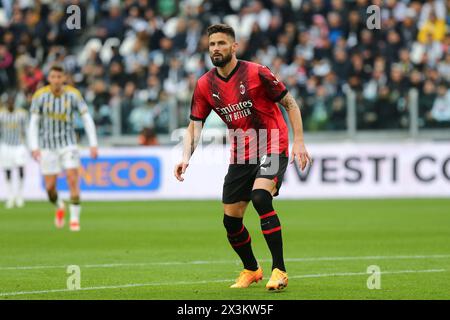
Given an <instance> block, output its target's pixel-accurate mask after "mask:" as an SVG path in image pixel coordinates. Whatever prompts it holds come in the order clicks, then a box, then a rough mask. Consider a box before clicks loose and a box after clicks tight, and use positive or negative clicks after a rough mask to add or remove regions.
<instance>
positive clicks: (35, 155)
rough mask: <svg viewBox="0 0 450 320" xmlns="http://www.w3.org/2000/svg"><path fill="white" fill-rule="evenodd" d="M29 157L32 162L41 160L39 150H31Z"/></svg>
mask: <svg viewBox="0 0 450 320" xmlns="http://www.w3.org/2000/svg"><path fill="white" fill-rule="evenodd" d="M31 156H32V157H33V159H34V160H36V161H37V162H39V161H40V160H41V151H40V150H33V151H31Z"/></svg>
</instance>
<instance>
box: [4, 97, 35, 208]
mask: <svg viewBox="0 0 450 320" xmlns="http://www.w3.org/2000/svg"><path fill="white" fill-rule="evenodd" d="M14 99H15V94H14V93H13V92H10V93H6V94H4V95H3V96H2V97H1V100H2V103H1V104H2V105H3V106H4V107H3V108H1V109H0V166H1V167H2V168H3V170H4V171H5V180H6V184H5V187H6V188H5V189H6V192H7V194H6V203H5V208H6V209H11V208H13V207H14V206H17V207H19V208H20V207H23V206H24V200H23V185H24V178H25V164H26V162H27V159H28V156H27V154H28V152H27V147H26V132H27V124H28V114H27V112H26V111H25V110H24V109H20V108H14ZM15 169H18V175H17V176H18V181H17V185H16V186H14V183H13V170H15Z"/></svg>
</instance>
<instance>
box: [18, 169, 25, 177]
mask: <svg viewBox="0 0 450 320" xmlns="http://www.w3.org/2000/svg"><path fill="white" fill-rule="evenodd" d="M24 177H25V169H24V167H19V178H20V180H23V178H24Z"/></svg>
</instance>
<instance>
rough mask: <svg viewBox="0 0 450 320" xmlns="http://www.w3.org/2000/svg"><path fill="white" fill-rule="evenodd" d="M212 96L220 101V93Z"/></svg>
mask: <svg viewBox="0 0 450 320" xmlns="http://www.w3.org/2000/svg"><path fill="white" fill-rule="evenodd" d="M212 96H213V97H216V98H217V99H218V100H220V97H219V93H218V92H217V93H213V94H212Z"/></svg>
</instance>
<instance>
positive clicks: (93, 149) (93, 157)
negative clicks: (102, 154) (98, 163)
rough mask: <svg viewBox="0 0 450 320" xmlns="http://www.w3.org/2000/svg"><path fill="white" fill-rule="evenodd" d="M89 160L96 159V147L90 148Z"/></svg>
mask: <svg viewBox="0 0 450 320" xmlns="http://www.w3.org/2000/svg"><path fill="white" fill-rule="evenodd" d="M91 158H92V159H97V158H98V148H97V147H91Z"/></svg>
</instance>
